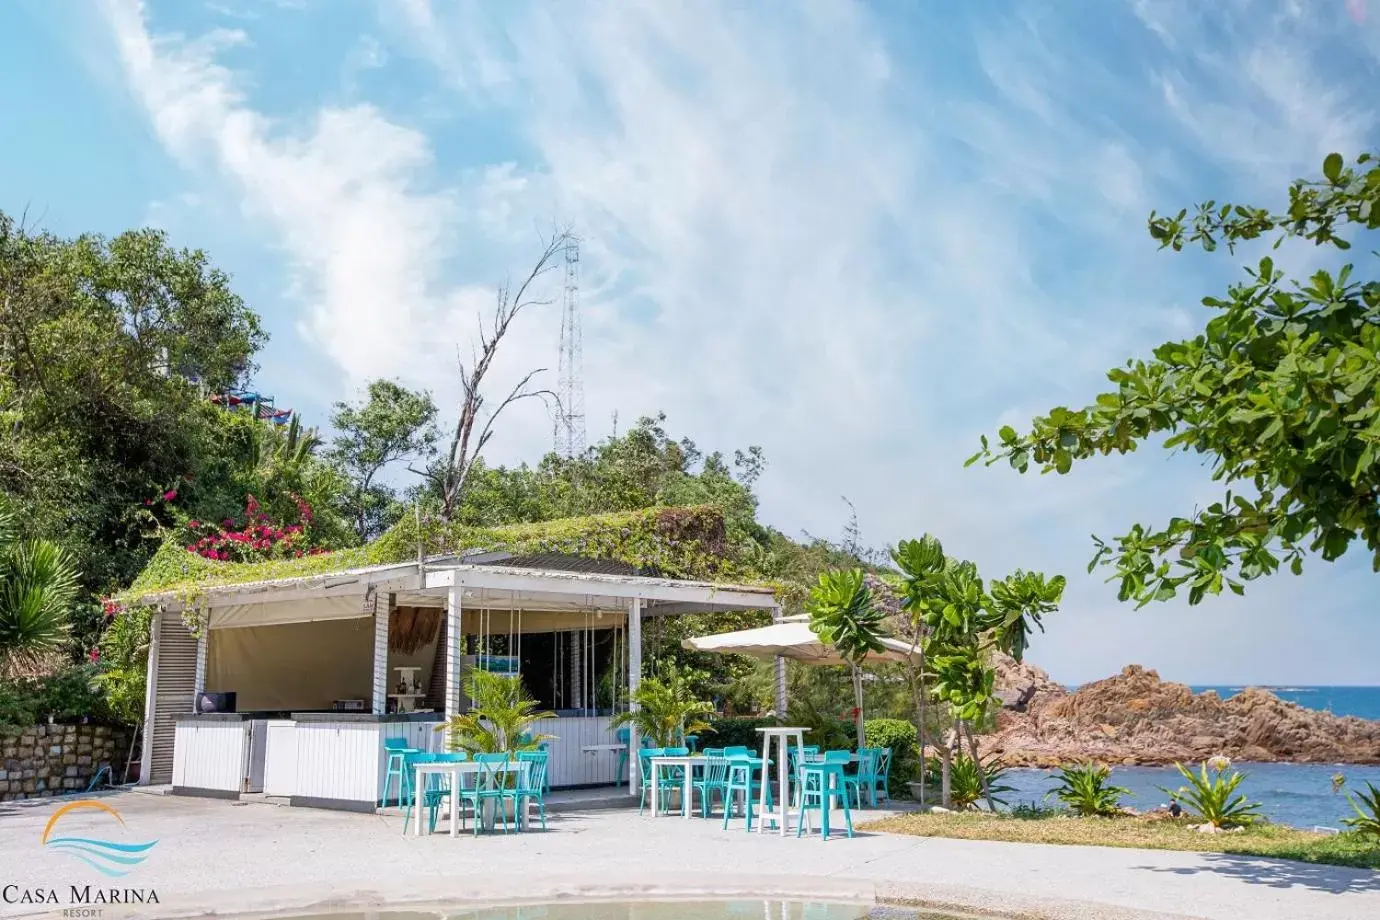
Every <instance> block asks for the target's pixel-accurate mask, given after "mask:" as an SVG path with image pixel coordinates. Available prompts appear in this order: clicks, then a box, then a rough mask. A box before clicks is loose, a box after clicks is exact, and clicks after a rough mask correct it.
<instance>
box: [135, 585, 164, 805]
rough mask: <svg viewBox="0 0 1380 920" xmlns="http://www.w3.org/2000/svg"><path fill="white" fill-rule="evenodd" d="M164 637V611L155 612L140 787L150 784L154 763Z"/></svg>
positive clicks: (151, 623) (151, 629) (152, 626)
mask: <svg viewBox="0 0 1380 920" xmlns="http://www.w3.org/2000/svg"><path fill="white" fill-rule="evenodd" d="M162 637H163V611H162V610H155V611H154V612H153V619H152V621H151V622H150V623H149V667H148V680H147V686H146V687H144V725H143V728H142V731H143V733H144V737H143V738H142V739H140V743H139V785H141V786H147V785H148V784H149V769H150V764H152V762H153V720H154V718H155V717H156V716H157V705H156V703H155V701H156V700H157V699H158V643H159V640H161V639H162Z"/></svg>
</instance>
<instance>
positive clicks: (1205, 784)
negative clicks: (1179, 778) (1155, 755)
mask: <svg viewBox="0 0 1380 920" xmlns="http://www.w3.org/2000/svg"><path fill="white" fill-rule="evenodd" d="M1174 766H1175V767H1177V768H1178V770H1179V772H1180V773H1181V774H1183V778H1184V779H1185V780H1187V781H1188V785H1187V786H1180V787H1179V788H1178V789H1177V790H1173V789H1165V788H1164V787H1163V786H1161V787H1160V791H1161V792H1163V793H1165V794H1167V795H1169V796H1171V797H1173V798H1176V799H1178V800H1179V801H1181V802H1183V803H1184V804H1185V805H1187V806H1188V810H1189V811H1190V812H1191V813H1192V814H1195V815H1197V816H1198V817H1200V818H1202V819H1203V820H1204V821H1206V822H1207V823H1208V824H1211V825H1212V826H1213V827H1219V828H1227V827H1244V826H1245V825H1248V824H1251V823H1252V822H1254V821H1256V820H1258V819H1259V818H1260V803H1259V802H1252V801H1249V800H1248V799H1247V798H1246V797H1245V796H1244V795H1237V793H1236V787H1238V786H1240V785H1241V781H1242V780H1244V779H1245V778H1246V774H1245V773H1237V772H1236V771H1235V770H1230V767H1231V761H1229V760H1227V759H1226V758H1225V757H1211V758H1209V759H1208V760H1207V761H1205V762H1204V763H1203V764H1202V766H1201V768H1200V770H1199V772H1198V773H1197V774H1194V773H1193V772H1192V771H1191V770H1189V769H1188V768H1187V767H1185V766H1184V765H1183V764H1181V763H1176V764H1174ZM1209 768H1211V770H1212V775H1211V776H1209V775H1208V769H1209ZM1229 771H1230V772H1229Z"/></svg>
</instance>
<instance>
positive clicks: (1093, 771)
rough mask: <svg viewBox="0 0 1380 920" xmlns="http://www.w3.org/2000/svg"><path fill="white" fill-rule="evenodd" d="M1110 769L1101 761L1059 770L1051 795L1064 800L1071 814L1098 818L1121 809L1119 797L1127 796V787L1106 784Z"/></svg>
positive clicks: (1049, 794)
mask: <svg viewBox="0 0 1380 920" xmlns="http://www.w3.org/2000/svg"><path fill="white" fill-rule="evenodd" d="M1111 773H1112V771H1111V770H1110V769H1108V768H1107V767H1104V766H1102V765H1101V764H1091V763H1088V764H1077V765H1073V766H1066V767H1063V768H1062V769H1060V771H1059V785H1058V786H1056V787H1054V788H1053V789H1051V790H1050V791H1049V792H1048V793H1047V794H1046V795H1045V798H1049V797H1050V796H1051V795H1052V796H1054V797H1055V798H1057V799H1058V800H1059V801H1061V802H1063V803H1064V806H1065V807H1066V808H1068V810H1069V811H1071V812H1073V813H1074V814H1075V815H1081V816H1083V817H1089V818H1091V817H1099V816H1107V815H1115V814H1119V813H1120V812H1121V797H1122V796H1123V795H1130V794H1131V790H1129V789H1126V788H1124V787H1122V786H1112V785H1109V784H1108V783H1107V779H1108V777H1110V776H1111Z"/></svg>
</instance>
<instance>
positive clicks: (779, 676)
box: [771, 607, 790, 725]
mask: <svg viewBox="0 0 1380 920" xmlns="http://www.w3.org/2000/svg"><path fill="white" fill-rule="evenodd" d="M771 618H772V621H773V622H776V623H779V622H781V608H780V607H776V608H775V609H773V610H772V612H771ZM789 702H790V701H789V700H787V699H786V659H785V658H783V657H782V656H780V655H777V656H776V718H778V719H779V720H781V724H782V725H784V724H785V723H786V707H787V704H788V703H789Z"/></svg>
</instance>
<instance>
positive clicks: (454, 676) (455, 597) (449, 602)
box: [446, 585, 465, 719]
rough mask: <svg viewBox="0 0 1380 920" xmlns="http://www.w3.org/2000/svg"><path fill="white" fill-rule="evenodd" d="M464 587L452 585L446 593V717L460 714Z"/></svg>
mask: <svg viewBox="0 0 1380 920" xmlns="http://www.w3.org/2000/svg"><path fill="white" fill-rule="evenodd" d="M463 593H464V589H463V588H461V587H460V586H459V585H452V586H451V588H450V591H449V592H448V593H447V594H446V718H447V719H449V718H451V717H452V716H457V715H459V714H460V647H461V643H462V642H464V641H465V637H464V635H463V634H462V633H461V626H460V596H461V594H463Z"/></svg>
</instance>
